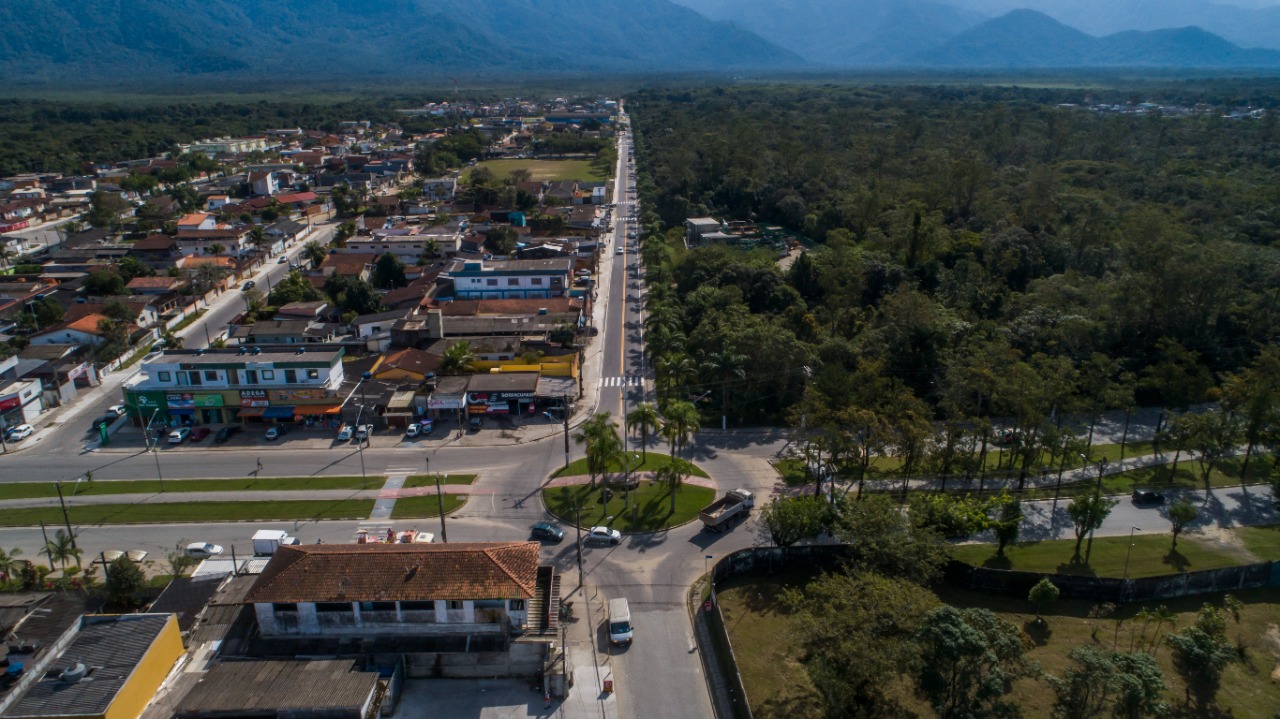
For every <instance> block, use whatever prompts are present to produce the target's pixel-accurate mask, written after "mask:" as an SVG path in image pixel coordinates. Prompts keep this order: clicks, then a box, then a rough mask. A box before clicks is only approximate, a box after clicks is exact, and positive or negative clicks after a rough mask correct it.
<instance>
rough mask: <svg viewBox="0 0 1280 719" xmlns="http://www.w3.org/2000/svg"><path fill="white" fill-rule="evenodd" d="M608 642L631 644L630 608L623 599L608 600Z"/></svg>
mask: <svg viewBox="0 0 1280 719" xmlns="http://www.w3.org/2000/svg"><path fill="white" fill-rule="evenodd" d="M609 642H610V643H611V644H630V643H631V607H630V606H628V605H627V600H626V598H625V597H620V598H618V599H610V600H609Z"/></svg>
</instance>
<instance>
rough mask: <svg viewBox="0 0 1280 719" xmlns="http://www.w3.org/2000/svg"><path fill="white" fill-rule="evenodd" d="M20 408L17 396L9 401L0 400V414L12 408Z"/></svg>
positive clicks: (20, 403)
mask: <svg viewBox="0 0 1280 719" xmlns="http://www.w3.org/2000/svg"><path fill="white" fill-rule="evenodd" d="M20 406H22V400H21V399H19V398H18V397H17V396H13V397H10V398H9V399H0V412H7V411H9V410H11V409H13V408H14V407H20Z"/></svg>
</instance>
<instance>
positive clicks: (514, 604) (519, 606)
mask: <svg viewBox="0 0 1280 719" xmlns="http://www.w3.org/2000/svg"><path fill="white" fill-rule="evenodd" d="M507 607H508V608H509V609H510V610H511V611H513V612H520V611H524V600H523V599H512V600H511V602H510V603H509V604H508V605H507Z"/></svg>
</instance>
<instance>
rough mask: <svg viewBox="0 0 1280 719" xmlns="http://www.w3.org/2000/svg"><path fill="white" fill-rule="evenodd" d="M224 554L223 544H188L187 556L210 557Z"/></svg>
mask: <svg viewBox="0 0 1280 719" xmlns="http://www.w3.org/2000/svg"><path fill="white" fill-rule="evenodd" d="M219 554H222V546H221V545H218V544H214V543H212V542H192V543H191V544H188V545H187V556H188V557H195V558H196V559H208V558H209V557H216V556H218V555H219Z"/></svg>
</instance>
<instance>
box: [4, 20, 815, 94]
mask: <svg viewBox="0 0 1280 719" xmlns="http://www.w3.org/2000/svg"><path fill="white" fill-rule="evenodd" d="M0 27H5V28H8V29H10V30H17V31H13V32H6V33H3V34H0V72H3V75H4V77H5V78H6V79H7V80H9V81H10V82H13V83H15V84H22V83H32V84H41V83H48V84H93V83H111V82H121V81H123V82H126V83H127V82H130V81H132V82H137V83H145V82H147V81H150V80H157V79H169V80H172V79H181V78H184V77H191V76H201V77H210V76H218V77H228V78H260V77H269V78H275V79H300V78H310V79H321V80H322V79H326V78H370V77H373V78H422V77H423V76H424V75H425V76H431V75H434V76H437V77H439V76H448V75H449V74H466V75H468V76H472V75H484V74H504V75H511V74H519V73H528V74H539V75H544V74H557V73H560V74H579V75H581V74H592V73H627V72H655V71H659V72H671V71H681V72H683V71H707V70H724V69H738V68H748V69H749V68H787V67H800V66H803V65H804V61H802V60H801V59H800V58H799V57H798V56H797V55H795V54H794V53H791V52H789V51H787V50H784V49H781V48H779V47H777V46H775V45H773V44H771V43H769V42H767V41H765V40H763V39H761V38H760V37H758V36H756V35H755V34H753V33H751V32H749V31H747V30H744V29H742V28H740V27H738V26H735V25H733V24H730V23H723V22H713V21H710V20H708V19H707V18H706V17H704V16H702V15H700V14H698V13H696V12H694V11H692V10H690V9H689V8H686V7H682V6H679V5H676V4H674V3H672V2H670V0H590V1H588V0H254V1H253V2H242V1H241V0H78V1H77V2H76V3H74V7H70V6H69V5H68V3H65V2H61V1H59V0H0Z"/></svg>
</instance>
